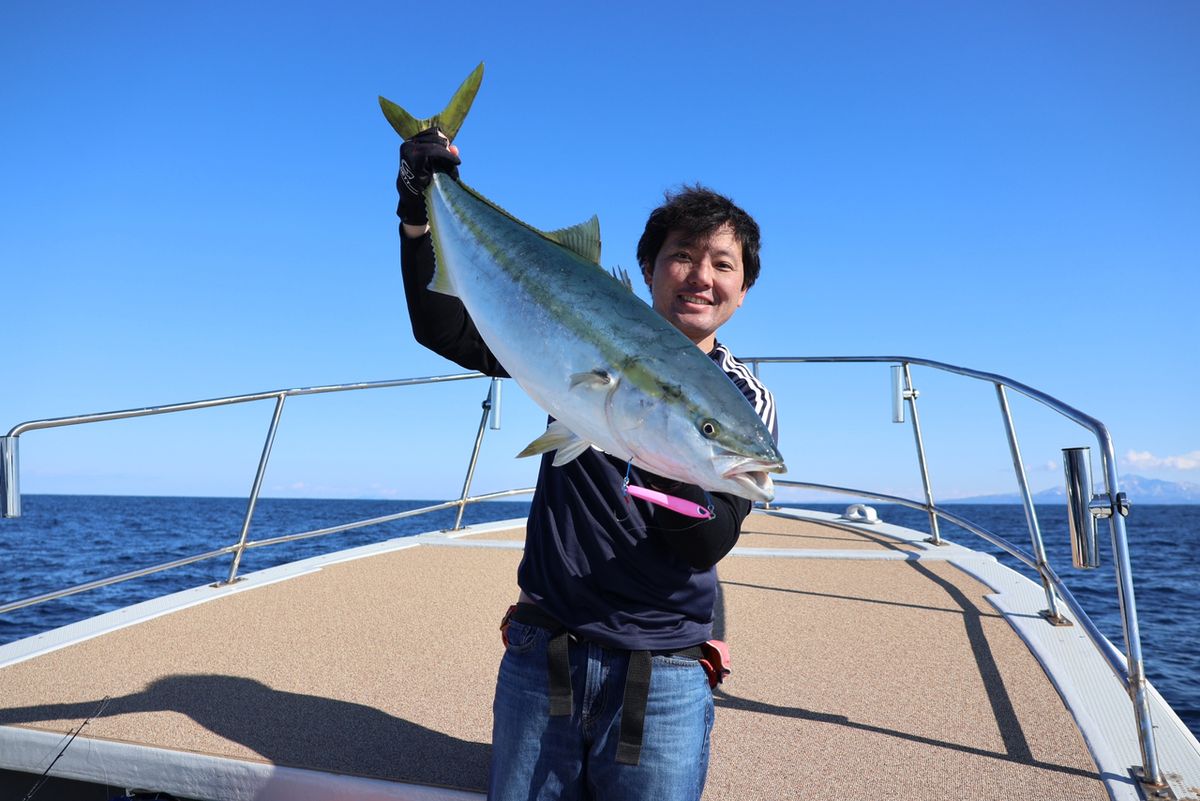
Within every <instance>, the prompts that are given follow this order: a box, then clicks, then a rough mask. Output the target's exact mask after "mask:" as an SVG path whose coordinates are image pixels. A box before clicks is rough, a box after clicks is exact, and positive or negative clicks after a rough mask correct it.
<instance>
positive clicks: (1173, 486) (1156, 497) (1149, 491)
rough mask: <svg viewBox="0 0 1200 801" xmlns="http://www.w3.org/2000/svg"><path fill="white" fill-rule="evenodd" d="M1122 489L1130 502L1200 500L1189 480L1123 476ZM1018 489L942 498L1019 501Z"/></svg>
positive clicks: (1053, 491)
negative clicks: (999, 492) (971, 496)
mask: <svg viewBox="0 0 1200 801" xmlns="http://www.w3.org/2000/svg"><path fill="white" fill-rule="evenodd" d="M1120 483H1121V492H1124V493H1125V495H1126V497H1128V498H1129V502H1130V503H1163V504H1166V503H1200V484H1192V483H1191V482H1186V481H1160V480H1159V479H1157V478H1145V477H1144V476H1120ZM1020 502H1021V496H1020V494H1019V493H1016V492H1011V493H1007V494H1004V495H978V496H976V497H974V498H955V499H953V500H943V501H939V503H942V504H950V503H1020ZM1033 502H1034V503H1066V491H1065V490H1064V489H1063V488H1062V486H1057V487H1052V488H1050V489H1047V490H1042V491H1041V492H1035V493H1034V494H1033Z"/></svg>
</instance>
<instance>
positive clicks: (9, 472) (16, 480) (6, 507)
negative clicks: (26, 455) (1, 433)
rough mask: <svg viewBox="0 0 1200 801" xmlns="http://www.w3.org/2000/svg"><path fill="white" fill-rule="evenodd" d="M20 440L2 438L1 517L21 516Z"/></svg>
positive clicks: (0, 468)
mask: <svg viewBox="0 0 1200 801" xmlns="http://www.w3.org/2000/svg"><path fill="white" fill-rule="evenodd" d="M18 442H19V441H18V439H17V438H16V437H7V436H5V437H0V504H2V508H0V516H3V517H20V516H21V472H20V468H21V464H20V460H19V459H18V458H17V457H18V455H19V449H18V447H17V445H18Z"/></svg>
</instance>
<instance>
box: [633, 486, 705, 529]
mask: <svg viewBox="0 0 1200 801" xmlns="http://www.w3.org/2000/svg"><path fill="white" fill-rule="evenodd" d="M625 491H626V492H628V493H629V494H630V495H632V496H633V497H635V498H641V499H642V500H643V501H646V502H647V503H653V504H655V505H657V506H665V507H666V508H668V509H670V510H671V511H673V512H679V514H681V515H687V516H688V517H699V518H701V519H703V520H710V519H712V518H713V517H715V515H714V514H713V513H712V511H711V510H709V509H708V508H707V507H704V506H701V505H700V504H698V503H696V502H695V501H689V500H685V499H683V498H676V497H675V496H674V495H668V494H666V493H665V492H658V491H657V490H652V489H646V488H645V487H638V486H634V485H632V484H630V485H628V486H626V487H625Z"/></svg>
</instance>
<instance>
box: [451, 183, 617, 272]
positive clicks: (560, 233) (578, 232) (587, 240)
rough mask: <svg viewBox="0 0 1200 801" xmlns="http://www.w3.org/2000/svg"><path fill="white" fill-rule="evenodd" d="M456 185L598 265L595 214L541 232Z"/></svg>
mask: <svg viewBox="0 0 1200 801" xmlns="http://www.w3.org/2000/svg"><path fill="white" fill-rule="evenodd" d="M434 180H438V175H437V174H435V175H434ZM458 185H459V186H460V187H462V188H463V189H464V190H466V191H467V192H469V193H470V194H471V195H473V196H474V197H475V199H476V200H479V201H482V202H483V203H486V204H487V205H489V206H491V207H492V208H493V209H495V210H496V211H498V212H500V213H501V214H503V215H504V216H505V217H507V218H509V219H510V220H512V221H513V222H516V223H519V224H521V225H523V226H525V227H526V228H528V229H529V230H530V231H533V232H534V233H536V234H538V235H539V236H544V237H546V238H547V239H549V240H550V241H551V242H553V243H554V244H556V245H559V246H561V247H564V248H566V249H567V250H569V251H571V252H572V253H574V254H575V255H577V256H580V257H581V258H583V259H586V260H587V261H590V262H591V263H593V264H596V265H599V264H600V218H599V217H597V216H596V215H595V214H593V215H592V217H591V219H589V220H585V221H584V222H581V223H579V224H578V225H571V226H568V227H566V228H559V229H557V230H555V231H543V230H542V229H540V228H534V227H533V226H532V225H530V224H529V223H527V222H525V221H524V220H522V219H521V218H520V217H518V216H516V215H515V214H513V213H512V212H510V211H509V210H508V209H506V208H504V207H503V206H501V205H500V204H499V203H497V202H496V201H494V200H492V199H491V198H488V197H484V196H483V195H482V194H480V193H479V191H478V190H476V189H473V188H472V187H470V186H468V185H467V184H465V183H463V182H462V181H459V182H458Z"/></svg>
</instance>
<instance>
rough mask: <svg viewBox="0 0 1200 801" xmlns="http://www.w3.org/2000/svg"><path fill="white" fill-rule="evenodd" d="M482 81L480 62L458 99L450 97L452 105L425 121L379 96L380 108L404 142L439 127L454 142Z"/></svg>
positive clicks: (455, 96) (466, 81)
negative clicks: (428, 129) (422, 132)
mask: <svg viewBox="0 0 1200 801" xmlns="http://www.w3.org/2000/svg"><path fill="white" fill-rule="evenodd" d="M482 82H483V62H480V63H479V66H478V67H476V68H475V69H474V70H473V71H472V72H471V74H470V75H468V76H467V79H466V80H465V81H463V82H462V84H461V85H460V86H459V87H458V90H457V91H456V92H455V93H454V97H452V98H450V102H449V103H447V104H446V107H445V108H444V109H442V111H441V113H439V114H435V115H433V116H432V117H428V118H426V119H423V120H419V119H417V118H416V117H414V116H413V115H411V114H409V113H408V112H407V111H405V110H404V109H402V108H400V107H399V106H397V105H396V104H395V103H393V102H392V101H390V100H388V99H387V98H386V97H383V96H382V95H380V96H379V107H380V108H381V109H383V116H385V117H387V121H388V122H390V123H391V124H392V127H393V128H395V129H396V133H398V134H400V136H401V137H403V138H404V139H411V138H413V137H414V136H416V135H417V134H419V133H420V132H421V131H424V130H426V129H427V128H432V127H433V126H435V125H436V126H437V127H438V128H440V129H441V131H442V133H444V134H445V135H446V136H447V138H449V139H450V141H452V142H453V141H454V137H456V136H458V129H459V128H461V127H462V124H463V120H465V119H466V118H467V112H468V111H470V109H471V103H473V102H474V101H475V94H476V93H477V92H478V91H479V84H480V83H482Z"/></svg>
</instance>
